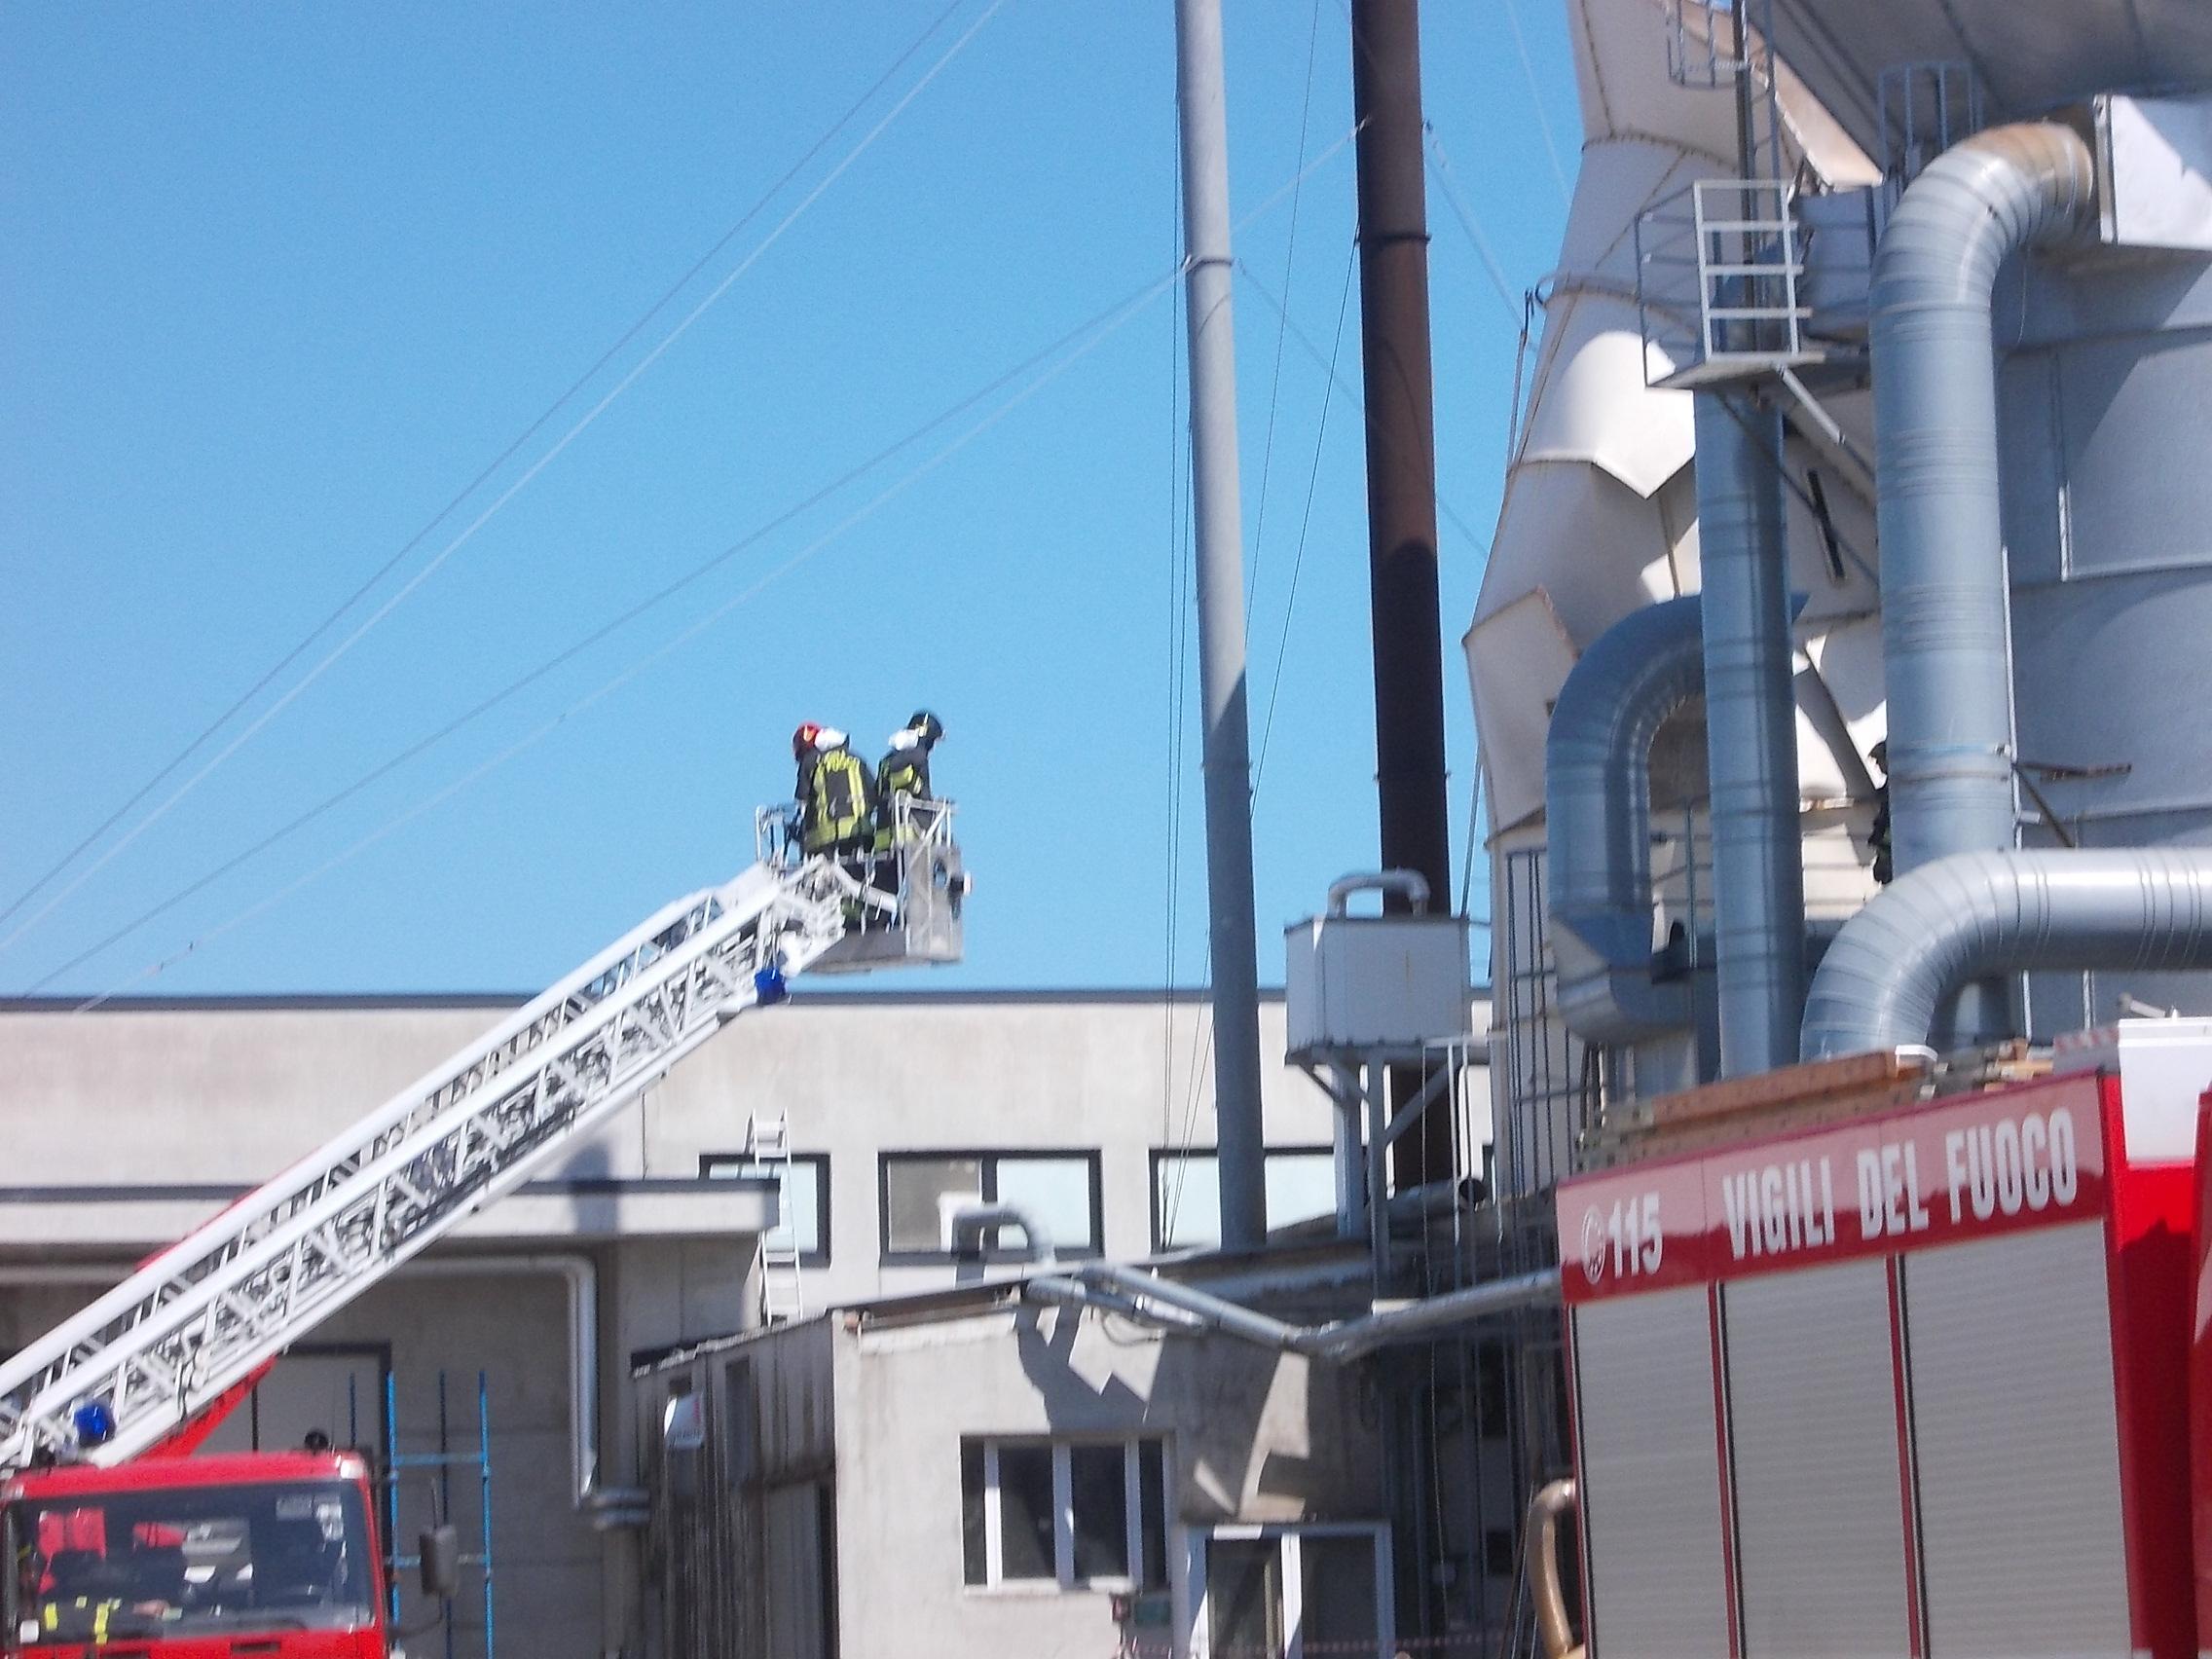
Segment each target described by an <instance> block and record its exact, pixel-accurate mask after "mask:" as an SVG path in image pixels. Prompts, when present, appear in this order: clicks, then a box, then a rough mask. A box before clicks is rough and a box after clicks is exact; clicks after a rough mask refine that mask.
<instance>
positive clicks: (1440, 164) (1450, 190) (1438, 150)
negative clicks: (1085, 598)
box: [1421, 121, 1521, 317]
mask: <svg viewBox="0 0 2212 1659" xmlns="http://www.w3.org/2000/svg"><path fill="white" fill-rule="evenodd" d="M1421 133H1422V135H1423V136H1424V137H1425V138H1426V139H1427V140H1428V153H1429V154H1430V155H1432V156H1434V157H1435V158H1436V169H1437V170H1436V183H1437V188H1438V190H1439V191H1440V192H1441V193H1442V194H1443V197H1444V201H1445V204H1446V205H1447V206H1449V207H1450V208H1451V209H1452V216H1453V217H1454V218H1456V219H1457V220H1458V221H1459V228H1460V229H1461V230H1463V231H1465V232H1466V233H1467V240H1469V241H1470V242H1472V243H1473V244H1474V248H1475V252H1476V254H1477V255H1478V256H1479V257H1480V258H1481V260H1482V265H1483V271H1484V273H1485V274H1486V275H1487V276H1489V277H1490V285H1491V286H1492V287H1493V288H1495V289H1496V290H1497V297H1498V298H1499V299H1501V300H1503V301H1504V302H1505V309H1506V310H1507V311H1509V312H1511V313H1513V314H1514V315H1515V316H1517V317H1518V316H1519V315H1520V314H1521V301H1519V300H1517V299H1515V298H1514V297H1513V287H1512V284H1511V283H1509V282H1507V281H1506V279H1505V268H1504V267H1503V266H1501V265H1500V264H1498V262H1497V255H1496V254H1495V253H1493V252H1492V251H1491V245H1490V239H1489V238H1488V237H1486V236H1484V235H1483V228H1482V226H1481V225H1480V224H1479V223H1477V222H1476V219H1475V210H1474V209H1473V208H1472V207H1470V206H1468V205H1467V203H1466V199H1465V198H1464V197H1462V196H1461V195H1460V194H1459V182H1458V175H1457V174H1456V173H1455V172H1454V171H1453V169H1452V158H1451V157H1450V156H1447V155H1446V154H1445V153H1444V140H1443V139H1441V138H1439V137H1438V136H1437V135H1436V125H1435V123H1433V122H1427V121H1424V122H1422V123H1421Z"/></svg>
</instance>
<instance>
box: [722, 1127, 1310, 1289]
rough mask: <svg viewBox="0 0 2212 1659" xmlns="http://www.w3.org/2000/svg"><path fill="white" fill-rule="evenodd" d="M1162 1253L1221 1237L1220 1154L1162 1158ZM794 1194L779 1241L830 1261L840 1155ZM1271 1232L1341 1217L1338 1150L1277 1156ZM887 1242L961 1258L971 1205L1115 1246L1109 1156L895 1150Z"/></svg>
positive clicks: (1076, 1241)
mask: <svg viewBox="0 0 2212 1659" xmlns="http://www.w3.org/2000/svg"><path fill="white" fill-rule="evenodd" d="M1151 1161H1152V1247H1153V1248H1154V1249H1155V1250H1188V1249H1202V1248H1205V1247H1207V1246H1210V1245H1213V1244H1217V1243H1219V1242H1220V1239H1221V1233H1220V1225H1221V1173H1220V1166H1219V1163H1218V1161H1217V1160H1216V1158H1215V1155H1214V1154H1213V1153H1212V1152H1210V1151H1189V1152H1185V1151H1181V1150H1164V1151H1162V1150H1156V1151H1154V1153H1153V1154H1152V1160H1151ZM783 1168H784V1166H783V1165H782V1164H768V1163H760V1162H756V1161H752V1160H750V1159H745V1158H740V1157H734V1156H729V1155H725V1154H718V1153H708V1154H706V1155H705V1156H703V1157H702V1158H701V1159H700V1160H699V1173H700V1174H702V1175H715V1176H733V1177H750V1178H754V1179H759V1180H775V1181H779V1182H781V1181H782V1170H783ZM790 1171H791V1174H790V1180H789V1183H788V1186H787V1187H786V1189H785V1191H784V1194H783V1200H784V1201H783V1205H782V1214H783V1220H782V1224H781V1225H780V1226H779V1227H778V1228H777V1229H776V1231H775V1232H774V1233H773V1234H771V1235H769V1243H770V1244H771V1246H773V1247H775V1248H778V1249H792V1248H795V1249H796V1250H797V1251H798V1254H799V1260H800V1261H801V1262H802V1263H804V1264H805V1265H806V1266H807V1267H810V1268H811V1267H822V1266H826V1265H827V1264H828V1263H829V1260H830V1237H831V1234H830V1159H829V1156H828V1155H827V1154H824V1153H818V1152H814V1153H794V1154H793V1155H792V1159H791V1162H790ZM1267 1189H1268V1226H1269V1227H1271V1228H1277V1227H1288V1226H1290V1225H1292V1224H1293V1223H1295V1222H1301V1221H1310V1220H1312V1219H1313V1218H1314V1217H1316V1216H1324V1215H1333V1214H1334V1213H1335V1212H1336V1207H1337V1199H1336V1171H1335V1163H1334V1160H1333V1159H1332V1157H1331V1155H1330V1152H1329V1149H1328V1148H1327V1147H1284V1148H1279V1149H1277V1150H1274V1151H1272V1152H1270V1153H1269V1154H1268V1155H1267ZM876 1199H877V1202H876V1214H877V1218H878V1230H877V1242H878V1245H879V1247H880V1249H881V1253H882V1259H883V1261H884V1262H885V1263H887V1264H891V1265H896V1266H905V1265H909V1264H920V1263H934V1262H943V1261H946V1260H948V1259H949V1251H948V1248H947V1245H948V1241H949V1239H950V1237H951V1218H952V1214H953V1212H954V1211H955V1210H957V1209H959V1208H960V1207H961V1206H962V1205H964V1204H971V1203H976V1202H978V1201H980V1202H984V1203H1012V1204H1019V1205H1020V1206H1021V1207H1022V1208H1023V1209H1026V1210H1027V1211H1029V1213H1030V1214H1032V1215H1034V1216H1036V1217H1037V1220H1038V1222H1039V1224H1040V1225H1042V1226H1043V1227H1045V1228H1046V1229H1048V1230H1049V1231H1050V1232H1051V1235H1052V1243H1053V1246H1054V1247H1055V1248H1056V1249H1058V1250H1060V1251H1062V1252H1064V1253H1066V1254H1069V1255H1084V1254H1087V1253H1088V1254H1091V1255H1096V1254H1097V1253H1098V1252H1099V1251H1101V1250H1102V1249H1103V1248H1104V1247H1105V1245H1104V1239H1103V1236H1102V1233H1101V1225H1100V1215H1101V1212H1102V1210H1103V1207H1104V1206H1103V1202H1102V1189H1101V1181H1100V1162H1099V1155H1098V1154H1097V1153H1096V1152H1094V1151H1086V1152H886V1153H883V1154H881V1155H879V1156H878V1158H877V1161H876Z"/></svg>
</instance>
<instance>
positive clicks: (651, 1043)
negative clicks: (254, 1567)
mask: <svg viewBox="0 0 2212 1659" xmlns="http://www.w3.org/2000/svg"><path fill="white" fill-rule="evenodd" d="M862 897H864V895H863V891H862V889H861V888H860V886H859V884H858V883H856V882H855V881H854V880H853V879H852V877H850V876H848V875H846V874H844V873H842V872H841V871H840V870H838V868H837V867H836V866H834V865H833V864H831V863H830V861H828V860H826V859H808V860H803V861H795V862H790V863H783V864H778V863H774V862H767V863H762V864H759V865H756V866H754V867H753V868H751V869H749V870H747V871H746V872H745V873H744V874H742V875H740V876H739V877H738V878H737V879H736V880H734V881H732V882H730V883H729V884H728V885H726V886H723V887H719V888H712V889H709V890H707V891H705V892H702V893H695V894H693V895H692V896H691V897H689V898H687V899H684V900H682V901H680V902H678V903H674V904H671V905H670V906H668V908H666V909H665V910H662V911H661V912H660V913H659V914H658V915H656V916H654V917H652V918H651V919H650V920H649V921H647V922H645V924H644V925H643V926H641V927H639V928H638V929H637V930H636V931H635V932H633V933H632V934H630V935H629V937H627V938H626V939H624V940H620V941H619V942H618V943H616V944H613V945H611V946H609V947H608V949H607V950H606V951H604V952H602V953H601V954H600V955H599V956H597V957H595V958H594V959H593V960H592V961H591V962H589V963H587V964H586V965H585V966H584V967H582V968H580V969H578V970H577V971H576V972H575V973H574V974H572V975H571V976H570V977H568V978H567V979H565V980H563V981H562V982H561V983H560V984H558V985H555V986H554V987H553V988H552V989H551V990H549V991H547V992H546V993H545V994H544V995H543V996H541V997H539V998H537V999H536V1000H535V1002H533V1003H531V1004H530V1005H529V1006H528V1007H526V1008H523V1009H522V1010H520V1011H519V1012H517V1013H516V1014H513V1015H511V1016H510V1017H509V1018H507V1019H505V1020H504V1021H502V1022H501V1023H500V1024H498V1026H496V1027H495V1028H494V1029H493V1030H492V1031H491V1032H489V1033H488V1034H487V1035H485V1036H484V1037H482V1038H481V1039H479V1040H478V1041H476V1042H474V1043H472V1044H470V1045H469V1046H468V1047H467V1048H466V1049H464V1050H462V1051H461V1052H460V1053H458V1054H456V1055H455V1056H454V1057H453V1058H452V1059H451V1060H450V1061H448V1062H447V1063H446V1064H445V1065H443V1066H441V1067H439V1068H438V1069H437V1070H435V1071H433V1072H431V1073H430V1074H429V1075H428V1076H426V1077H424V1079H422V1081H421V1082H419V1083H417V1084H416V1085H415V1086H414V1087H413V1088H408V1089H405V1090H403V1091H402V1092H401V1093H399V1094H397V1095H394V1096H393V1097H392V1098H391V1099H390V1100H389V1101H387V1102H386V1103H385V1105H384V1106H382V1107H381V1108H379V1109H378V1110H377V1111H375V1112H373V1113H371V1114H370V1115H369V1116H368V1117H367V1118H365V1119H363V1120H362V1121H361V1122H360V1123H358V1124H354V1125H353V1126H352V1127H351V1128H350V1129H348V1130H347V1131H346V1132H345V1133H344V1134H342V1135H340V1136H338V1137H337V1138H336V1139H334V1140H332V1141H331V1142H330V1143H329V1144H328V1145H326V1146H324V1147H322V1148H321V1149H320V1150H319V1151H317V1152H315V1153H313V1154H312V1155H311V1156H310V1157H308V1158H306V1159H304V1160H302V1161H300V1162H298V1163H296V1164H294V1165H293V1166H292V1167H291V1168H289V1169H287V1170H286V1171H285V1172H284V1173H283V1174H281V1175H279V1176H277V1177H276V1179H275V1180H274V1181H271V1182H269V1183H268V1184H267V1185H265V1186H263V1187H261V1188H259V1189H258V1190H256V1191H255V1192H253V1193H251V1194H249V1195H248V1196H247V1197H246V1198H242V1199H240V1201H239V1202H238V1203H236V1204H234V1205H233V1206H232V1207H231V1208H229V1209H227V1210H225V1211H224V1212H223V1213H222V1214H221V1215H219V1216H217V1217H215V1218H214V1220H212V1221H210V1222H208V1223H206V1224H205V1225H204V1226H203V1227H202V1228H200V1229H199V1231H197V1232H196V1233H194V1234H192V1235H190V1236H189V1237H187V1238H185V1239H184V1240H182V1241H181V1242H179V1243H177V1244H175V1245H173V1246H172V1247H170V1248H169V1249H167V1250H165V1251H164V1252H163V1253H162V1254H161V1255H159V1256H157V1257H155V1258H154V1259H153V1260H152V1261H151V1262H149V1263H147V1264H146V1265H145V1266H144V1267H143V1268H141V1269H139V1270H138V1271H137V1272H135V1273H133V1274H131V1276H130V1277H129V1278H128V1279H126V1280H125V1281H124V1282H123V1283H121V1284H119V1285H117V1286H116V1287H115V1288H114V1289H113V1290H111V1291H109V1292H108V1293H107V1294H106V1295H104V1296H102V1297H101V1298H100V1299H99V1300H98V1301H96V1302H94V1303H93V1304H92V1306H91V1307H89V1308H87V1309H85V1310H84V1311H83V1312H82V1313H80V1314H78V1315H77V1316H76V1317H75V1318H73V1319H71V1320H70V1321H69V1322H68V1323H67V1324H65V1325H62V1326H61V1327H59V1328H58V1329H57V1330H55V1331H53V1332H50V1333H49V1334H48V1335H47V1336H46V1337H45V1338H43V1339H42V1340H40V1341H38V1342H36V1343H33V1344H32V1345H31V1346H29V1347H27V1348H25V1349H24V1350H23V1351H22V1352H20V1353H18V1354H17V1355H16V1356H15V1357H14V1358H13V1359H11V1360H9V1361H8V1362H7V1364H6V1365H4V1366H0V1471H6V1470H9V1469H14V1468H20V1467H22V1466H24V1465H25V1464H27V1463H29V1462H30V1461H31V1460H32V1459H33V1457H34V1456H35V1455H36V1454H37V1453H38V1452H39V1451H41V1450H46V1451H50V1452H53V1453H55V1454H56V1455H60V1456H68V1455H74V1454H76V1453H77V1452H78V1451H79V1442H80V1439H81V1438H84V1437H82V1436H81V1435H80V1434H79V1432H78V1428H77V1423H76V1418H77V1414H78V1412H79V1410H80V1408H84V1407H88V1406H90V1407H94V1408H98V1407H104V1408H105V1411H106V1413H107V1415H108V1418H109V1419H110V1421H111V1423H112V1433H110V1434H109V1435H108V1437H107V1438H106V1439H104V1440H102V1441H100V1442H99V1443H98V1444H96V1445H93V1446H90V1447H87V1448H85V1449H84V1450H85V1455H87V1456H90V1457H91V1458H92V1460H94V1461H95V1462H100V1463H117V1462H121V1461H123V1460H125V1459H127V1458H129V1457H131V1456H135V1455H136V1454H138V1453H140V1452H143V1451H145V1450H147V1449H148V1448H149V1447H152V1446H155V1445H158V1444H159V1443H160V1442H161V1441H163V1440H164V1439H166V1437H167V1436H168V1435H169V1434H170V1433H172V1432H173V1431H174V1430H175V1429H176V1428H177V1427H178V1426H179V1425H181V1424H183V1423H185V1422H187V1421H189V1420H190V1419H192V1418H193V1417H194V1416H195V1415H197V1414H198V1413H199V1412H200V1411H202V1410H203V1409H204V1408H205V1407H206V1406H207V1405H208V1404H209V1403H210V1402H212V1401H213V1400H215V1399H216V1398H217V1397H218V1396H219V1395H221V1394H222V1393H223V1391H224V1390H225V1389H227V1388H229V1387H231V1386H233V1385H234V1384H236V1383H239V1382H240V1380H241V1379H243V1378H245V1377H246V1376H248V1375H249V1374H250V1373H251V1372H252V1371H253V1370H254V1368H255V1367H257V1366H259V1365H261V1364H262V1363H264V1362H265V1361H267V1360H268V1359H270V1358H271V1357H272V1356H274V1355H275V1354H276V1353H278V1352H280V1351H281V1350H282V1349H283V1348H284V1347H285V1346H287V1345H289V1344H290V1343H292V1342H293V1341H295V1340H297V1339H298V1338H299V1337H300V1336H301V1335H303V1334H304V1333H305V1332H306V1331H308V1330H309V1329H311V1328H312V1327H313V1325H314V1324H315V1323H316V1322H318V1321H319V1320H322V1319H324V1318H327V1317H328V1316H329V1315H330V1314H331V1313H333V1312H335V1311H336V1310H337V1309H340V1308H342V1307H344V1306H345V1305H346V1304H347V1303H348V1302H350V1301H351V1300H352V1299H353V1298H355V1297H357V1296H359V1295H360V1294H361V1293H362V1292H363V1291H365V1290H367V1289H368V1288H369V1287H370V1286H371V1285H373V1284H375V1283H376V1282H377V1281H378V1280H379V1279H381V1278H383V1277H384V1276H385V1274H387V1273H388V1272H391V1271H392V1270H393V1269H394V1268H396V1267H398V1266H399V1265H400V1264H401V1263H403V1262H405V1261H406V1260H408V1258H410V1257H411V1256H414V1255H416V1254H417V1253H418V1252H420V1251H421V1250H423V1249H424V1247H426V1246H427V1245H429V1244H431V1243H433V1242H435V1241H436V1240H437V1239H438V1238H440V1237H442V1236H444V1235H446V1234H448V1233H450V1232H452V1230H453V1229H454V1228H455V1227H457V1226H459V1225H460V1224H461V1222H462V1221H463V1220H465V1219H466V1218H467V1217H468V1216H470V1215H472V1214H474V1213H475V1212H476V1211H477V1210H479V1209H481V1208H483V1207H484V1206H485V1205H486V1204H488V1203H490V1202H492V1200H494V1199H495V1198H498V1197H500V1196H501V1195H502V1194H504V1193H506V1192H508V1191H510V1190H511V1189H513V1188H514V1187H515V1186H517V1185H518V1184H519V1183H521V1182H522V1181H523V1180H524V1179H525V1178H526V1177H527V1176H528V1175H529V1174H530V1172H531V1171H532V1169H534V1168H535V1167H536V1166H537V1165H538V1164H540V1163H542V1162H543V1161H545V1160H546V1159H547V1157H548V1156H549V1155H551V1154H552V1153H553V1152H554V1151H555V1150H557V1149H558V1148H559V1147H560V1146H562V1145H563V1144H564V1143H566V1142H570V1141H572V1140H573V1139H574V1138H575V1137H576V1136H577V1135H579V1134H580V1133H582V1132H584V1131H586V1130H588V1129H590V1128H591V1127H592V1126H593V1125H594V1124H598V1123H599V1122H601V1121H602V1120H603V1119H605V1118H606V1117H607V1116H608V1114H609V1113H610V1112H612V1111H614V1110H615V1109H616V1108H617V1107H619V1106H622V1105H623V1104H625V1103H627V1102H629V1101H631V1100H634V1099H636V1098H637V1097H638V1095H639V1094H640V1093H641V1092H642V1091H643V1090H644V1089H645V1087H646V1086H647V1085H649V1084H651V1083H652V1082H654V1081H655V1080H657V1079H658V1078H660V1077H661V1076H662V1075H663V1074H665V1073H666V1072H667V1071H668V1069H669V1068H670V1067H671V1066H673V1065H675V1064H676V1062H677V1061H678V1060H680V1059H682V1057H683V1056H684V1055H685V1054H687V1053H689V1052H690V1051H692V1050H694V1049H696V1048H697V1047H698V1046H699V1045H700V1044H702V1043H704V1042H705V1041H706V1040H707V1039H708V1038H709V1037H711V1036H713V1035H714V1033H715V1032H716V1031H717V1030H719V1028H720V1026H721V1025H722V1024H723V1022H725V1021H726V1020H728V1019H730V1018H732V1017H733V1016H735V1015H736V1014H741V1013H743V1012H744V1011H745V1010H746V1009H748V1008H751V1007H753V1006H754V1005H755V1004H756V1003H757V1002H759V1001H760V1000H761V999H762V997H763V996H764V995H765V996H767V997H769V998H770V1000H773V998H774V996H776V995H778V994H780V992H781V986H782V980H783V977H785V976H789V975H795V974H797V973H799V972H801V971H802V970H804V969H805V968H807V967H808V966H810V965H811V964H812V963H813V962H814V961H815V960H816V959H817V958H818V957H820V956H821V955H822V954H823V952H825V951H827V950H828V949H830V946H832V945H833V944H835V943H836V942H837V941H838V940H839V939H840V938H841V937H843V935H844V933H845V926H846V924H845V920H844V909H845V906H846V905H848V904H850V903H854V902H855V901H856V899H859V898H862Z"/></svg>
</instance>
